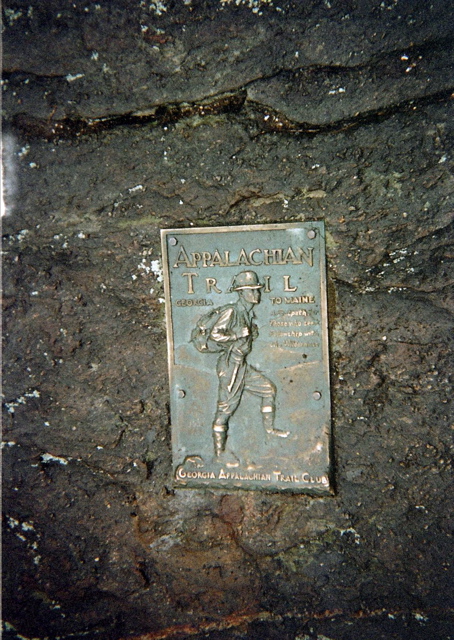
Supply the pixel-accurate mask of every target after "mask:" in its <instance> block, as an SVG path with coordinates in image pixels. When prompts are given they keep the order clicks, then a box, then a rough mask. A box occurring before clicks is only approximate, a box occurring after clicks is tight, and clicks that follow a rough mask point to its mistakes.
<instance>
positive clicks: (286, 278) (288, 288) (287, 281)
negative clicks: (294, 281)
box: [284, 276, 298, 291]
mask: <svg viewBox="0 0 454 640" xmlns="http://www.w3.org/2000/svg"><path fill="white" fill-rule="evenodd" d="M297 289H298V287H291V286H290V276H284V291H296V290H297Z"/></svg>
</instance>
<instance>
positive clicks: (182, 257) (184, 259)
mask: <svg viewBox="0 0 454 640" xmlns="http://www.w3.org/2000/svg"><path fill="white" fill-rule="evenodd" d="M180 264H185V265H186V266H187V267H192V266H194V265H192V264H191V261H190V260H189V258H188V254H187V253H186V251H185V248H184V247H183V245H181V247H180V252H179V254H178V258H177V261H176V262H175V264H174V265H173V268H174V269H178V267H179V266H180Z"/></svg>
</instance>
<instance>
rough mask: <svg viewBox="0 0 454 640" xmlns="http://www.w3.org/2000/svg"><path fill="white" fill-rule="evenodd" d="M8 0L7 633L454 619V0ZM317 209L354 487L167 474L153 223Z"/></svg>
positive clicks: (289, 632)
mask: <svg viewBox="0 0 454 640" xmlns="http://www.w3.org/2000/svg"><path fill="white" fill-rule="evenodd" d="M3 12H4V34H3V41H4V47H5V54H4V67H5V74H4V84H3V97H4V103H3V104H4V116H5V127H4V168H5V203H6V215H5V217H4V222H3V234H4V237H3V240H4V249H5V260H4V299H3V309H4V338H5V341H4V343H5V348H4V389H3V394H4V414H3V440H4V443H3V477H4V487H5V488H4V500H3V507H4V533H3V548H4V551H5V554H4V560H3V568H4V574H5V582H4V619H5V620H6V621H7V622H6V623H5V631H4V633H5V637H6V638H11V639H12V638H16V637H19V635H20V636H21V637H24V636H25V637H27V638H32V637H33V638H43V639H44V638H55V637H59V638H93V639H95V638H103V639H106V640H107V639H109V640H116V639H120V638H129V637H136V638H141V639H142V640H145V639H147V640H148V639H149V640H151V639H155V638H156V639H157V638H166V639H167V638H170V639H173V638H186V637H187V638H190V637H191V638H210V639H211V640H214V639H227V638H257V639H259V638H260V639H263V638H279V639H284V640H286V639H287V638H288V639H291V640H296V639H297V638H298V639H300V640H301V639H303V638H304V639H306V638H317V637H318V638H327V637H329V638H330V639H331V640H334V639H335V638H336V639H337V638H339V639H341V638H349V639H351V638H353V639H356V638H358V639H360V638H365V637H367V638H371V639H373V640H375V639H377V640H385V639H388V638H390V637H393V638H399V639H410V638H411V639H412V640H413V639H427V638H440V639H446V640H447V639H448V638H449V637H451V633H452V625H450V620H449V617H448V610H449V607H450V606H452V602H451V599H452V596H451V592H450V584H452V574H450V565H449V555H450V554H449V551H450V546H449V545H450V537H449V536H450V524H451V523H450V518H449V514H450V505H451V501H452V497H451V496H450V494H449V487H450V485H449V472H450V458H449V445H450V441H449V435H448V434H449V417H450V415H452V409H451V408H450V403H451V401H452V388H451V386H450V380H449V373H450V358H451V357H452V355H451V354H452V350H451V342H452V314H453V306H452V298H450V293H451V290H452V268H451V261H452V249H450V246H449V242H450V239H452V220H453V214H452V200H451V201H450V198H451V197H452V192H453V179H452V175H451V173H450V169H452V138H453V124H452V123H453V118H452V105H451V104H450V101H449V100H450V96H451V92H452V74H451V73H450V72H451V70H452V51H451V46H452V35H453V34H452V31H453V25H454V16H453V11H452V4H451V3H447V2H445V0H443V1H441V0H440V1H434V2H431V3H429V2H419V3H416V2H414V1H411V2H410V1H409V2H404V1H402V0H392V1H391V0H386V1H385V2H382V3H380V2H378V1H376V0H374V1H372V0H364V1H363V2H353V1H347V2H346V1H345V0H342V1H340V0H338V1H336V0H331V1H330V2H328V1H327V0H324V1H318V0H310V1H308V2H304V3H303V2H301V3H298V2H282V3H278V2H277V0H276V1H273V2H271V1H269V0H262V1H260V0H236V1H235V2H233V1H232V2H230V1H228V0H219V1H217V0H211V1H208V0H207V1H202V0H201V1H200V2H199V1H197V0H192V2H191V0H174V1H170V0H169V1H167V0H165V1H163V2H160V1H159V2H158V1H155V2H150V1H149V0H147V2H139V0H136V1H134V2H129V1H127V0H113V1H112V2H109V3H106V2H100V3H99V4H95V3H91V2H86V3H79V2H74V3H67V2H64V1H63V0H50V1H47V2H40V1H38V0H31V1H30V0H29V1H28V2H21V1H20V0H18V1H16V2H13V1H12V0H8V1H7V2H5V6H4V9H3ZM314 218H316V219H323V220H324V221H325V224H326V229H327V232H328V246H327V254H328V276H329V306H330V341H331V351H332V394H333V415H334V417H333V432H334V442H335V452H334V457H335V477H336V484H337V486H336V495H335V496H334V497H332V498H324V499H320V498H310V497H307V496H301V495H298V496H292V495H276V494H269V493H256V492H245V491H244V492H243V491H237V492H230V493H229V492H227V493H226V492H223V491H202V490H200V491H191V490H175V489H174V487H173V485H172V478H171V475H170V469H171V464H170V427H169V415H168V382H167V364H166V344H165V327H164V322H163V300H162V298H163V292H162V277H161V272H160V267H159V259H160V246H159V229H160V228H161V227H180V226H181V227H186V226H192V225H193V226H205V225H235V224H255V223H266V222H290V221H300V220H309V219H314ZM451 362H452V360H451Z"/></svg>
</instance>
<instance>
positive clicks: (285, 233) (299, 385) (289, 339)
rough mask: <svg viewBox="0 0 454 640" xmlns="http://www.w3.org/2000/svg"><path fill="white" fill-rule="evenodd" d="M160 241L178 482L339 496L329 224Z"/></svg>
mask: <svg viewBox="0 0 454 640" xmlns="http://www.w3.org/2000/svg"><path fill="white" fill-rule="evenodd" d="M161 235H162V250H163V266H164V283H165V298H166V318H167V335H168V351H169V375H170V408H171V421H172V449H173V467H174V468H173V473H174V478H175V482H176V484H177V485H178V486H186V487H210V488H212V487H219V488H223V489H231V488H234V487H236V488H241V489H256V490H257V489H265V490H274V491H277V490H278V491H281V490H292V491H300V492H301V491H304V492H307V493H313V494H320V495H323V494H329V493H331V487H330V393H329V365H328V331H327V306H326V274H325V231H324V225H323V223H322V222H304V223H297V224H268V225H258V226H240V227H212V228H200V229H166V230H163V231H162V232H161Z"/></svg>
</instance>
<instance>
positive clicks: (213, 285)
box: [205, 278, 222, 293]
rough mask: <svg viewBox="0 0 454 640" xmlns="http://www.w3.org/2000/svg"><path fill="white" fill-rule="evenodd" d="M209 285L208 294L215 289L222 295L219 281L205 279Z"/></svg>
mask: <svg viewBox="0 0 454 640" xmlns="http://www.w3.org/2000/svg"><path fill="white" fill-rule="evenodd" d="M205 280H206V283H207V293H211V290H212V289H214V290H215V292H216V293H222V291H221V290H220V289H218V288H217V286H216V284H217V280H216V278H205Z"/></svg>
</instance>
